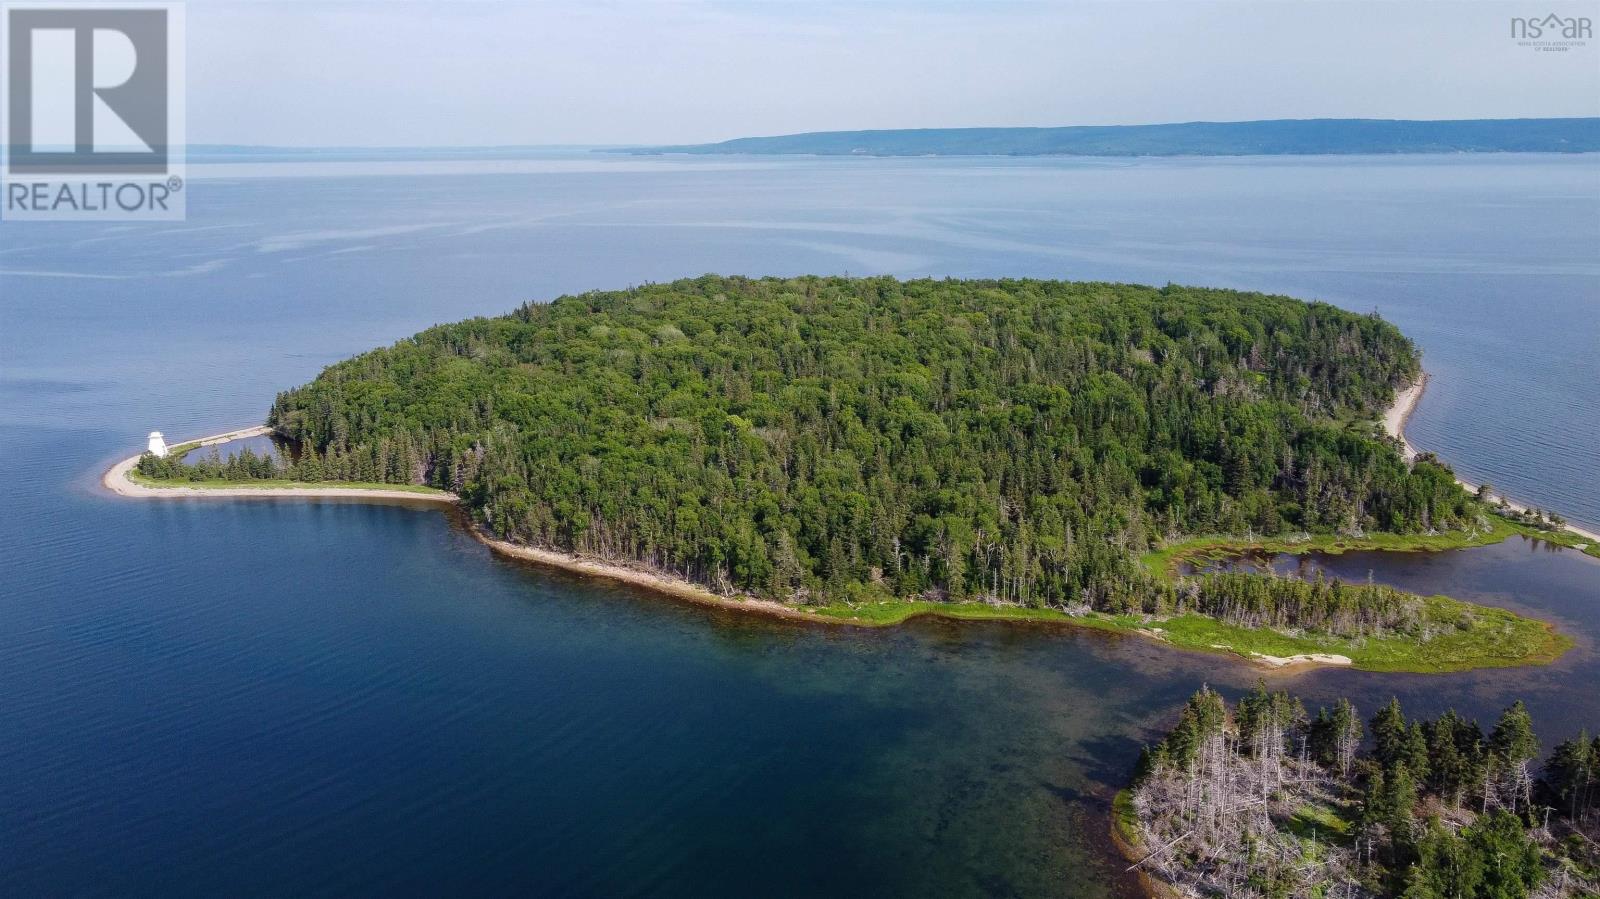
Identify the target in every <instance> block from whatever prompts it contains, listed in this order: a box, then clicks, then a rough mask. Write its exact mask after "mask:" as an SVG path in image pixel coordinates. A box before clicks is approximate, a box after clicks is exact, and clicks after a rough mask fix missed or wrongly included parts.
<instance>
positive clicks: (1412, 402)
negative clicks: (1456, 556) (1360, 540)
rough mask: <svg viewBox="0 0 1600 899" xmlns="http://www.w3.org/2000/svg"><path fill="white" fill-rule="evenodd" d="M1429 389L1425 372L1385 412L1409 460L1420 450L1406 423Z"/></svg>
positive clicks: (1587, 535)
mask: <svg viewBox="0 0 1600 899" xmlns="http://www.w3.org/2000/svg"><path fill="white" fill-rule="evenodd" d="M1427 389H1428V373H1427V372H1423V373H1422V377H1420V378H1418V379H1417V383H1415V384H1412V385H1411V386H1409V387H1407V388H1405V389H1404V390H1400V391H1396V392H1395V395H1394V403H1393V405H1391V406H1390V407H1389V409H1388V411H1386V412H1384V415H1383V429H1384V430H1385V431H1387V432H1388V433H1389V436H1391V437H1394V438H1395V439H1397V440H1399V441H1400V443H1401V446H1402V453H1403V454H1404V455H1405V458H1406V461H1407V462H1410V461H1412V460H1413V459H1415V458H1416V457H1417V455H1418V453H1419V452H1420V451H1419V450H1418V449H1417V447H1416V446H1415V445H1414V444H1413V443H1412V442H1411V440H1410V439H1409V438H1408V437H1406V424H1407V423H1408V422H1409V421H1411V416H1412V414H1413V413H1415V412H1416V411H1417V404H1418V403H1420V402H1422V394H1423V393H1424V392H1425V391H1426V390H1427ZM1456 483H1457V484H1460V485H1461V486H1462V487H1465V488H1466V489H1467V490H1469V491H1471V492H1474V493H1476V492H1477V490H1478V485H1477V484H1474V483H1472V482H1471V481H1466V480H1462V479H1461V478H1459V477H1458V478H1456ZM1501 498H1502V499H1505V502H1506V506H1508V507H1509V508H1511V509H1512V510H1514V511H1517V512H1527V511H1529V509H1528V507H1527V506H1525V505H1522V504H1521V503H1518V502H1516V501H1515V500H1512V499H1509V498H1506V497H1504V496H1502V497H1501ZM1566 529H1567V530H1568V531H1570V532H1572V533H1574V534H1577V535H1578V536H1579V537H1582V538H1584V539H1585V540H1590V541H1593V542H1596V543H1600V534H1597V533H1595V532H1594V531H1591V530H1588V529H1585V528H1581V527H1578V526H1577V525H1574V524H1568V525H1567V526H1566Z"/></svg>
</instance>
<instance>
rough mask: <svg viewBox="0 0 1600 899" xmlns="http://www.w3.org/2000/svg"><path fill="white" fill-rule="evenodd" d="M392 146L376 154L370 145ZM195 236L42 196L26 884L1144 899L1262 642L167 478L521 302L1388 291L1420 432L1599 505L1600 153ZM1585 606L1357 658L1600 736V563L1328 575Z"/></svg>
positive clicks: (445, 201)
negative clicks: (640, 293)
mask: <svg viewBox="0 0 1600 899" xmlns="http://www.w3.org/2000/svg"><path fill="white" fill-rule="evenodd" d="M352 170H355V171H359V172H361V173H362V174H360V175H359V176H350V175H349V173H350V172H352ZM191 175H192V176H193V177H192V178H191V180H190V187H191V191H192V192H191V196H190V198H189V204H190V206H189V209H190V219H189V221H188V222H186V223H181V224H174V225H155V226H148V225H147V226H116V225H104V226H88V227H85V226H75V227H70V228H66V227H53V226H36V225H30V226H16V225H4V226H0V464H3V465H4V466H5V468H6V470H7V471H8V472H9V473H11V477H9V478H7V479H6V480H5V481H4V484H3V486H0V503H3V507H4V508H3V511H4V513H5V514H3V515H0V684H4V688H3V689H0V885H3V886H0V890H3V891H4V892H6V893H13V894H16V893H36V892H49V893H90V894H92V893H104V894H189V895H201V894H206V895H217V894H238V893H264V894H267V893H269V894H276V895H284V894H296V895H298V894H318V893H321V894H337V893H351V892H364V893H381V894H389V895H393V894H405V893H422V892H434V893H437V892H441V891H444V890H446V889H453V890H456V891H465V890H473V891H477V892H488V893H511V892H518V893H528V892H540V893H543V894H548V895H574V896H577V895H662V896H679V895H681V896H718V895H752V894H760V895H817V894H872V895H916V896H924V895H957V896H960V895H1023V896H1052V895H1065V896H1103V895H1126V894H1127V893H1128V891H1129V890H1131V888H1132V885H1131V884H1130V883H1129V882H1128V881H1127V880H1126V879H1125V878H1123V877H1122V875H1121V874H1120V871H1121V868H1122V865H1120V864H1119V863H1118V861H1117V859H1116V858H1115V857H1114V856H1113V855H1112V854H1111V852H1110V850H1109V847H1108V845H1107V841H1106V839H1105V828H1106V819H1105V806H1106V802H1107V800H1108V799H1109V796H1110V795H1111V793H1112V792H1113V791H1114V790H1115V789H1116V787H1117V786H1119V785H1120V783H1121V781H1122V779H1123V778H1124V777H1125V775H1126V773H1127V770H1128V768H1129V766H1130V765H1131V764H1132V761H1133V757H1134V754H1135V753H1136V751H1137V747H1138V745H1139V743H1140V742H1141V741H1142V740H1145V739H1148V738H1149V737H1150V736H1152V735H1153V734H1154V733H1155V732H1156V730H1157V729H1158V728H1160V727H1162V726H1164V725H1165V724H1166V723H1167V722H1168V721H1169V716H1170V713H1171V711H1172V710H1173V708H1174V706H1175V705H1176V704H1177V703H1178V702H1180V701H1181V700H1182V698H1183V697H1184V696H1186V695H1187V694H1188V693H1189V692H1191V691H1192V690H1194V689H1195V688H1196V687H1197V686H1198V685H1199V684H1200V683H1202V682H1210V683H1213V684H1218V685H1221V686H1223V687H1225V688H1227V689H1230V690H1237V689H1242V688H1244V687H1247V686H1248V685H1249V684H1250V683H1251V682H1252V681H1253V679H1254V676H1255V675H1254V674H1253V673H1252V672H1251V671H1250V670H1248V669H1246V668H1243V667H1241V666H1239V665H1236V664H1234V663H1232V662H1230V661H1228V660H1225V659H1220V658H1214V657H1209V656H1198V655H1190V654H1185V653H1179V652H1174V651H1170V650H1165V649H1162V648H1160V647H1157V646H1153V645H1150V644H1147V643H1144V642H1142V641H1137V640H1130V639H1119V638H1110V637H1106V636H1103V635H1098V634H1084V633H1079V632H1075V631H1071V630H1061V629H1055V628H1019V627H1012V626H1004V625H974V624H960V625H958V624H950V623H940V622H921V623H915V624H912V625H910V626H907V627H904V628H900V629H895V630H890V631H883V632H878V631H849V630H823V629H815V628H810V627H803V626H795V625H790V624H782V623H775V622H769V621H763V620H751V619H748V618H745V617H742V616H732V615H728V614H725V613H716V612H710V611H706V610H702V609H696V608H686V607H682V606H678V605H674V604H672V603H670V602H665V601H661V600H657V599H653V598H648V597H640V596H638V595H635V594H632V593H629V592H626V591H623V590H620V589H616V588H611V587H606V586H603V585H597V584H594V583H587V582H582V581H577V580H574V579H571V578H567V577H564V576H560V575H553V574H549V573H545V572H541V571H537V570H533V569H529V568H525V567H522V566H519V565H515V564H512V563H508V562H505V561H502V560H497V559H494V558H492V557H491V556H490V555H488V553H487V552H486V551H485V550H483V549H482V548H481V547H480V546H479V545H478V544H476V543H475V542H473V541H472V540H470V539H469V538H467V537H466V536H465V535H464V534H463V533H462V532H461V530H460V527H459V525H458V524H456V523H454V522H452V520H451V518H450V516H449V515H446V514H443V513H440V512H438V511H429V510H418V509H414V508H407V507H405V506H401V505H396V506H365V505H353V504H343V503H337V502H320V503H307V502H271V501H257V502H244V503H230V502H205V501H186V502H174V503H136V502H128V501H118V500H114V499H110V498H107V497H104V496H102V495H101V494H100V493H99V492H98V491H97V489H96V487H95V481H96V479H97V477H98V473H99V471H100V470H101V469H102V468H103V467H104V466H105V465H106V464H108V463H109V462H110V461H112V460H114V459H115V458H118V457H120V456H122V455H126V454H127V453H129V452H132V451H133V450H135V449H137V448H138V447H139V446H140V445H142V441H143V436H144V434H145V433H146V432H148V431H149V430H151V429H156V428H159V429H160V430H162V431H164V432H165V433H166V434H167V435H169V438H171V439H173V440H180V439H183V438H185V437H189V436H196V435H200V434H209V433H215V432H217V431H221V430H226V429H228V428H232V427H237V426H240V425H243V424H248V423H251V422H255V421H259V420H260V418H261V417H262V415H263V413H264V411H265V409H266V407H267V405H268V404H269V403H270V401H271V397H272V395H273V394H274V393H275V392H276V391H277V390H279V389H282V388H283V387H286V386H289V385H292V384H296V383H299V382H302V381H304V380H307V379H309V378H310V377H312V376H314V375H315V374H316V372H317V371H318V370H319V369H320V368H321V367H322V366H324V365H326V364H328V363H330V362H333V361H335V360H337V359H339V358H342V357H344V356H346V355H349V354H352V353H355V352H359V351H361V350H363V349H367V348H369V347H371V346H374V345H379V344H384V343H388V342H391V341H393V340H394V339H396V338H399V337H402V336H405V335H408V334H410V333H412V332H414V331H416V330H417V329H419V328H421V327H423V326H426V325H428V324H430V323H433V322H439V321H449V320H454V319H458V318H462V317H466V316H469V315H476V314H491V313H497V312H501V311H504V310H507V309H509V308H511V307H512V306H514V305H515V304H516V303H518V302H520V301H522V300H524V299H534V298H545V297H549V296H552V295H555V294H558V293H561V292H565V291H577V290H583V289H588V288H593V287H621V286H626V285H628V284H632V283H638V282H640V281H644V280H667V279H670V278H674V277H679V276H683V275H693V274H699V273H701V272H705V271H719V272H743V273H749V274H765V273H776V274H785V273H797V272H806V271H816V272H844V271H848V272H851V273H856V274H861V273H878V272H887V273H893V274H899V275H916V274H937V275H944V274H948V275H956V276H975V275H986V276H1000V275H1032V276H1040V277H1046V276H1049V277H1074V278H1105V279H1118V280H1134V281H1145V282H1155V283H1162V282H1166V281H1180V282H1190V283H1206V284H1213V285H1221V286H1234V287H1251V288H1261V289H1269V290H1274V291H1282V292H1287V293H1292V294H1297V295H1301V296H1312V297H1320V298H1324V299H1328V300H1331V301H1334V302H1338V303H1340V304H1342V305H1345V306H1348V307H1351V308H1356V309H1363V310H1365V309H1370V308H1372V307H1374V306H1376V307H1378V308H1379V309H1380V310H1381V311H1382V312H1383V314H1384V315H1385V316H1387V317H1388V318H1390V319H1391V320H1394V321H1396V322H1397V323H1398V324H1400V325H1401V327H1402V328H1404V329H1405V330H1406V331H1407V332H1408V333H1410V334H1411V335H1413V336H1414V337H1415V338H1417V339H1418V341H1419V342H1420V343H1421V345H1422V346H1423V347H1424V349H1425V351H1426V354H1427V365H1428V367H1429V368H1430V370H1432V371H1433V372H1434V373H1435V375H1436V379H1435V384H1434V386H1432V387H1430V389H1429V393H1428V397H1427V399H1426V400H1425V401H1424V404H1423V406H1422V409H1421V412H1420V413H1419V415H1418V417H1417V418H1416V419H1415V420H1414V423H1413V436H1414V438H1415V439H1416V441H1417V442H1418V443H1420V444H1421V445H1422V446H1424V447H1425V448H1430V449H1436V450H1437V451H1439V452H1440V453H1441V454H1443V455H1444V456H1446V457H1447V458H1449V459H1451V460H1452V461H1453V462H1455V463H1456V464H1457V465H1458V467H1459V468H1461V469H1462V470H1463V472H1464V473H1466V474H1468V475H1470V476H1474V477H1485V478H1487V479H1489V480H1491V481H1492V482H1494V483H1495V484H1497V485H1499V486H1502V487H1504V488H1505V489H1506V490H1507V491H1508V492H1510V493H1512V494H1513V495H1515V496H1518V497H1521V498H1525V499H1528V500H1530V501H1533V502H1536V503H1539V504H1542V505H1548V506H1551V507H1554V508H1557V509H1560V510H1562V511H1564V512H1566V513H1567V514H1568V515H1569V516H1571V517H1573V518H1576V519H1582V520H1585V521H1588V522H1591V523H1600V481H1597V479H1596V478H1595V477H1594V476H1593V475H1594V472H1595V471H1596V470H1597V469H1600V464H1597V463H1600V459H1597V457H1596V453H1597V449H1596V447H1597V446H1600V441H1597V440H1596V439H1595V438H1596V436H1597V435H1600V407H1597V401H1596V399H1595V394H1594V390H1593V387H1594V384H1595V382H1596V376H1597V374H1600V364H1597V363H1596V361H1595V360H1596V355H1597V354H1596V352H1595V351H1596V349H1597V348H1600V259H1597V252H1596V248H1597V247H1600V158H1595V157H1579V158H1542V157H1484V158H1461V157H1451V158H1408V159H1401V160H1388V159H1384V160H1361V159H1355V160H1352V159H1339V160H1319V159H1305V160H1252V161H1238V160H1207V161H1182V160H1167V161H1151V162H1127V161H1074V160H1053V161H1016V160H996V161H978V160H851V159H844V160H814V161H812V160H806V161H782V160H762V161H744V160H737V159H735V160H683V161H675V160H609V159H589V158H586V157H579V156H570V157H559V158H551V159H533V160H493V161H474V160H433V161H422V162H400V161H383V162H377V163H365V164H362V163H356V164H351V163H340V164H334V163H324V162H315V161H313V162H293V163H262V164H255V165H245V166H216V167H212V168H209V169H205V170H202V167H198V166H197V167H195V169H194V170H193V171H192V172H191ZM1325 564H1327V565H1328V566H1330V567H1332V568H1333V569H1334V570H1337V571H1340V572H1341V573H1344V574H1345V575H1346V576H1353V577H1354V576H1359V577H1364V576H1366V573H1367V572H1368V571H1369V570H1370V571H1372V572H1373V573H1374V575H1375V576H1376V577H1379V578H1380V579H1383V580H1387V581H1390V582H1393V583H1397V584H1400V585H1402V586H1406V587H1409V588H1412V589H1424V590H1429V591H1443V592H1450V593H1453V594H1455V595H1459V596H1462V597H1463V598H1468V599H1474V600H1477V601H1481V602H1490V603H1496V604H1501V605H1508V606H1511V607H1513V608H1517V609H1519V610H1523V611H1531V612H1536V613H1538V614H1542V615H1545V616H1547V617H1551V618H1553V619H1554V620H1556V621H1557V622H1558V623H1560V624H1561V625H1562V626H1563V627H1565V628H1566V629H1567V630H1569V631H1571V632H1572V633H1574V634H1576V635H1577V636H1578V637H1579V638H1580V641H1581V644H1582V645H1581V646H1580V647H1579V649H1577V650H1575V651H1574V652H1573V653H1571V654H1569V655H1568V656H1567V657H1566V658H1564V659H1563V660H1562V661H1561V662H1560V663H1558V664H1557V665H1554V666H1551V667H1548V668H1542V669H1531V670H1519V671H1508V672H1488V673H1480V674H1470V675H1459V676H1450V677H1405V676H1402V677H1395V676H1375V675H1362V674H1357V673H1353V672H1345V671H1327V672H1318V673H1315V674H1310V675H1305V676H1302V677H1299V678H1297V679H1295V680H1294V682H1293V683H1294V685H1295V688H1296V689H1297V690H1300V691H1301V692H1303V693H1305V694H1306V695H1307V696H1308V697H1309V698H1311V699H1319V698H1324V699H1325V698H1327V697H1330V696H1333V695H1336V694H1338V693H1342V692H1352V693H1354V694H1355V695H1356V696H1357V698H1358V700H1359V701H1360V702H1361V704H1362V705H1363V708H1366V709H1371V708H1372V707H1374V706H1375V705H1376V704H1377V703H1378V702H1379V701H1380V700H1381V699H1382V698H1386V697H1387V696H1388V695H1389V693H1391V692H1393V693H1396V694H1398V695H1400V696H1401V698H1402V699H1403V700H1405V701H1406V702H1407V703H1408V704H1411V705H1413V706H1415V707H1416V708H1417V709H1418V710H1428V711H1437V710H1439V709H1441V708H1442V707H1443V706H1444V705H1446V704H1453V705H1456V706H1458V707H1460V708H1462V709H1464V710H1466V711H1469V712H1471V713H1472V714H1476V715H1479V716H1484V717H1489V716H1492V715H1493V714H1494V713H1495V712H1496V711H1497V710H1498V709H1499V708H1500V707H1501V706H1503V705H1504V704H1506V703H1507V702H1509V701H1510V699H1511V698H1513V697H1515V696H1524V697H1527V698H1528V699H1529V700H1530V703H1531V705H1532V707H1533V709H1534V712H1535V716H1536V720H1537V723H1538V724H1539V725H1540V727H1541V730H1542V731H1543V732H1544V733H1545V734H1546V735H1547V736H1550V737H1559V736H1562V735H1565V734H1566V733H1570V732H1572V731H1575V730H1576V729H1577V728H1578V727H1579V726H1581V725H1583V724H1585V723H1587V724H1589V725H1590V726H1591V727H1594V726H1597V725H1600V695H1597V692H1600V691H1595V690H1594V684H1596V683H1600V658H1597V654H1596V653H1595V651H1594V647H1595V645H1596V643H1597V641H1600V561H1597V560H1593V559H1587V558H1584V557H1581V556H1578V555H1576V554H1574V553H1570V552H1554V551H1550V550H1549V549H1547V548H1542V547H1541V546H1540V545H1539V544H1535V543H1532V542H1528V541H1523V540H1520V539H1519V540H1515V541H1512V542H1509V543H1506V544H1502V545H1500V546H1496V547H1488V548H1483V549H1477V550H1470V551H1465V552H1459V553H1452V554H1443V555H1439V556H1400V557H1384V556H1381V555H1373V554H1365V555H1361V554H1357V555H1350V556H1344V557H1338V558H1333V559H1328V560H1325Z"/></svg>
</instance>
